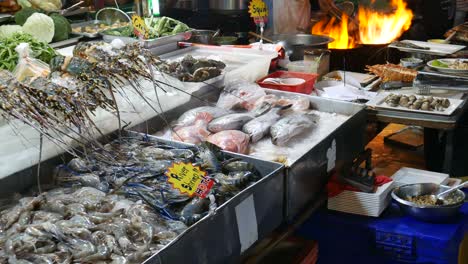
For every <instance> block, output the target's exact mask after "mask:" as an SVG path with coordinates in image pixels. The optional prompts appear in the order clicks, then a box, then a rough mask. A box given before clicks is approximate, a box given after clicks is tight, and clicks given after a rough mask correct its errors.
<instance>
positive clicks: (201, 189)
mask: <svg viewBox="0 0 468 264" xmlns="http://www.w3.org/2000/svg"><path fill="white" fill-rule="evenodd" d="M166 176H167V181H168V182H169V183H170V184H172V187H174V189H177V190H179V191H180V192H181V193H186V194H188V196H190V197H191V196H193V195H196V196H199V197H201V198H205V197H206V195H208V193H209V192H210V190H211V187H213V184H214V181H213V180H212V179H211V178H209V177H208V176H206V172H204V171H202V170H201V169H200V167H199V166H193V165H192V164H191V163H183V162H178V163H174V164H172V166H171V167H170V168H169V169H168V170H167V172H166Z"/></svg>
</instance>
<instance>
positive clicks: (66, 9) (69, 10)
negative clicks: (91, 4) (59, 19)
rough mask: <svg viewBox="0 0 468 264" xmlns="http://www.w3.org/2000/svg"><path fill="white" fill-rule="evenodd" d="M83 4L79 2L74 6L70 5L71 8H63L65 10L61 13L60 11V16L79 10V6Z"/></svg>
mask: <svg viewBox="0 0 468 264" xmlns="http://www.w3.org/2000/svg"><path fill="white" fill-rule="evenodd" d="M83 3H84V1H79V2H78V3H76V4H74V5H72V6H70V7H68V8H65V9H63V10H61V11H60V15H62V16H64V15H66V14H67V13H69V12H71V11H73V10H75V9H77V8H79V6H80V5H81V4H83Z"/></svg>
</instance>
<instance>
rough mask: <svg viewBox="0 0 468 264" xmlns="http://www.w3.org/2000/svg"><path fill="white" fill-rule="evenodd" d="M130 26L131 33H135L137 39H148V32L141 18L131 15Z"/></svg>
mask: <svg viewBox="0 0 468 264" xmlns="http://www.w3.org/2000/svg"><path fill="white" fill-rule="evenodd" d="M132 24H133V33H135V35H136V36H137V37H138V38H139V39H148V38H149V30H148V27H147V26H146V23H145V20H143V18H141V17H140V16H139V15H133V16H132Z"/></svg>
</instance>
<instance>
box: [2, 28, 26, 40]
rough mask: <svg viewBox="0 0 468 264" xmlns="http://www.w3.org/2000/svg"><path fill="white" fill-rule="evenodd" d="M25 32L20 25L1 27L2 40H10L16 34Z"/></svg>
mask: <svg viewBox="0 0 468 264" xmlns="http://www.w3.org/2000/svg"><path fill="white" fill-rule="evenodd" d="M21 32H23V28H22V27H21V26H18V25H3V26H0V39H3V38H8V37H10V36H12V35H13V34H15V33H21Z"/></svg>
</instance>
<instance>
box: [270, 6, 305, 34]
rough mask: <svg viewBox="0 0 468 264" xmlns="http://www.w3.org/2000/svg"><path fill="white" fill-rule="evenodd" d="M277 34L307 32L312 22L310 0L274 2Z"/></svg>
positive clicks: (274, 20)
mask: <svg viewBox="0 0 468 264" xmlns="http://www.w3.org/2000/svg"><path fill="white" fill-rule="evenodd" d="M273 22H274V23H273V27H274V31H275V34H281V33H300V32H306V31H308V29H309V24H310V2H309V0H284V1H274V3H273Z"/></svg>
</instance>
